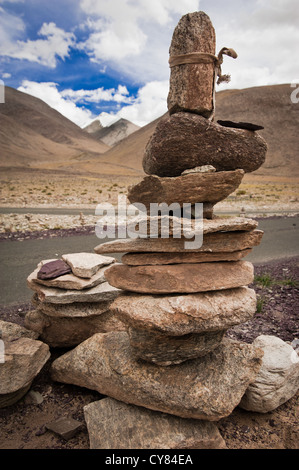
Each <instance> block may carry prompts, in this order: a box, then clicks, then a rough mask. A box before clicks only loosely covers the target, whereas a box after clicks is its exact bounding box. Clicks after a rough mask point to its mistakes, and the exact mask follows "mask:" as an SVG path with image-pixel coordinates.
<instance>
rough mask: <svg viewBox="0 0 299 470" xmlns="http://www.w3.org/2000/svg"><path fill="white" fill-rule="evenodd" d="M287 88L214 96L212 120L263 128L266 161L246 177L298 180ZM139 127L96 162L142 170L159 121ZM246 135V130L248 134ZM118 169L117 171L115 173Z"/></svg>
mask: <svg viewBox="0 0 299 470" xmlns="http://www.w3.org/2000/svg"><path fill="white" fill-rule="evenodd" d="M292 90H293V89H292V88H291V87H290V85H288V84H285V85H273V86H263V87H254V88H247V89H244V90H225V91H221V92H218V93H216V120H218V119H221V120H231V121H242V122H252V123H254V124H260V125H262V126H264V129H263V130H261V131H258V132H259V133H260V134H261V135H262V136H263V137H264V138H265V139H266V141H267V143H268V152H267V158H266V162H265V163H264V165H263V166H262V167H261V168H260V169H259V170H257V171H255V172H254V173H250V175H249V176H251V177H255V176H256V175H261V176H262V175H264V176H266V177H273V176H284V177H299V155H298V148H299V145H298V144H299V137H298V128H299V104H293V103H292V102H291V99H290V94H291V92H292ZM162 118H163V116H162V117H161V118H159V119H156V120H155V121H153V122H151V123H150V124H148V125H147V126H145V127H142V128H141V129H139V130H138V131H137V132H134V134H132V135H130V136H129V137H127V138H126V139H124V140H122V141H121V142H120V143H118V144H117V145H115V146H114V147H113V148H111V149H110V150H108V151H107V152H105V153H104V154H103V155H102V156H100V157H99V159H98V163H99V162H103V163H104V162H105V165H106V166H107V164H109V166H110V169H111V168H112V166H113V165H116V167H115V171H121V173H117V174H123V172H124V171H125V169H124V168H121V167H120V165H123V166H126V167H129V168H130V174H132V169H135V170H136V174H140V173H141V172H142V171H143V170H142V157H143V152H144V148H145V146H146V143H147V141H148V140H149V138H150V136H151V135H152V133H153V132H154V130H155V127H156V125H157V123H158V122H159V120H160V119H162ZM248 132H249V131H248ZM117 168H118V170H117Z"/></svg>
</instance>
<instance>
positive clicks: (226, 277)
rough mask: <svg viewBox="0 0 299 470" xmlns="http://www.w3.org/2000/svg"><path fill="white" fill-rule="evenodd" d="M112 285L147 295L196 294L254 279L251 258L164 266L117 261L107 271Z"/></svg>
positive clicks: (234, 285)
mask: <svg viewBox="0 0 299 470" xmlns="http://www.w3.org/2000/svg"><path fill="white" fill-rule="evenodd" d="M106 278H107V281H108V282H109V284H111V285H112V286H114V287H117V288H119V289H124V290H128V291H131V292H139V293H144V294H147V293H149V294H170V293H184V294H185V293H186V294H188V293H194V292H206V291H214V290H220V289H231V288H234V287H241V286H245V285H247V284H250V283H251V282H253V265H252V264H251V263H249V262H248V261H229V262H227V261H226V262H217V263H200V264H171V265H161V266H127V265H125V264H115V265H114V266H111V267H110V268H109V269H107V271H106Z"/></svg>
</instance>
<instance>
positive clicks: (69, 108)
mask: <svg viewBox="0 0 299 470" xmlns="http://www.w3.org/2000/svg"><path fill="white" fill-rule="evenodd" d="M57 86H58V85H57V83H53V82H43V83H37V82H32V81H29V80H24V81H23V82H22V86H20V87H19V88H18V90H19V91H22V92H24V93H28V94H29V95H32V96H35V97H36V98H40V99H41V100H43V101H44V102H45V103H47V104H48V105H49V106H51V108H54V109H56V111H58V112H60V113H61V114H62V115H63V116H65V117H67V118H68V119H70V120H71V121H73V122H74V123H75V124H77V125H78V126H81V127H82V126H84V124H85V123H86V122H87V121H91V120H93V119H95V117H96V116H94V115H93V114H92V112H91V111H90V110H88V109H84V108H80V107H78V106H76V104H75V103H74V102H73V101H71V100H70V99H67V98H64V97H63V96H62V95H61V93H60V92H59V91H58V90H57Z"/></svg>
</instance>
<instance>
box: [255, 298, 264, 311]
mask: <svg viewBox="0 0 299 470" xmlns="http://www.w3.org/2000/svg"><path fill="white" fill-rule="evenodd" d="M264 304H265V299H264V297H261V296H258V297H257V302H256V313H263V307H264Z"/></svg>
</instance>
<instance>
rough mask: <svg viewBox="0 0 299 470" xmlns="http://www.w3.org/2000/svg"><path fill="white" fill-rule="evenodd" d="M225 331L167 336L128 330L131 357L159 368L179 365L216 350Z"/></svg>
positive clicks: (135, 329)
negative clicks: (151, 363)
mask: <svg viewBox="0 0 299 470" xmlns="http://www.w3.org/2000/svg"><path fill="white" fill-rule="evenodd" d="M225 332H226V330H220V331H211V332H208V333H206V332H205V333H190V334H187V335H183V336H168V335H164V334H161V333H157V332H154V333H153V332H149V331H146V330H141V329H137V328H128V334H129V338H130V345H131V349H132V355H133V356H134V357H135V358H136V359H142V360H144V361H147V362H153V363H154V364H158V365H160V366H170V365H173V364H181V363H182V362H184V361H188V360H190V359H194V358H197V357H202V356H205V355H206V354H208V353H209V352H211V351H213V349H215V348H217V347H218V346H219V345H220V343H221V341H222V339H223V336H224V334H225Z"/></svg>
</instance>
